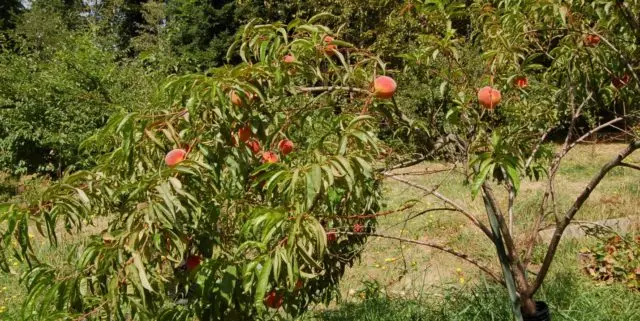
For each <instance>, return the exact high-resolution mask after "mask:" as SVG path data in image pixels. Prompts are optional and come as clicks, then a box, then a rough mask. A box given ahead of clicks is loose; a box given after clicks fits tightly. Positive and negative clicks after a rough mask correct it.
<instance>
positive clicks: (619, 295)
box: [314, 272, 640, 321]
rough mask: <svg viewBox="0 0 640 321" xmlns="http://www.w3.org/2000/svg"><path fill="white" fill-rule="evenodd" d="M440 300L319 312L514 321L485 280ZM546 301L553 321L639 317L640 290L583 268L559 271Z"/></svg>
mask: <svg viewBox="0 0 640 321" xmlns="http://www.w3.org/2000/svg"><path fill="white" fill-rule="evenodd" d="M436 292H439V293H442V295H441V296H440V297H439V298H436V297H435V296H434V297H428V296H427V295H424V296H425V297H426V298H425V299H421V300H407V299H391V298H388V297H385V296H378V297H375V298H372V299H368V300H363V301H362V302H358V303H347V304H343V305H341V306H339V307H338V308H337V309H335V310H330V311H324V312H320V313H317V314H316V315H315V317H314V319H316V320H328V321H361V320H362V321H365V320H366V321H392V320H393V321H423V320H424V321H426V320H429V321H432V320H446V321H449V320H451V321H454V320H455V321H485V320H487V321H489V320H491V321H511V320H512V317H511V312H510V307H509V301H508V297H507V295H506V291H505V290H503V289H502V288H501V287H499V286H497V285H494V284H488V283H482V284H479V285H475V286H472V287H467V288H442V289H440V290H438V291H436ZM537 299H538V300H543V301H546V302H547V303H548V304H549V305H550V307H551V312H552V319H553V320H554V321H559V320H562V321H596V320H597V321H600V320H629V321H631V320H640V293H638V292H634V291H632V290H629V289H627V288H625V287H624V286H622V285H611V286H601V285H598V284H595V283H592V282H591V281H589V280H587V279H586V278H584V277H583V276H582V275H580V274H579V272H571V273H559V274H556V275H554V276H553V278H551V279H549V280H548V282H547V283H546V285H545V287H544V288H542V289H541V292H540V293H539V294H538V296H537Z"/></svg>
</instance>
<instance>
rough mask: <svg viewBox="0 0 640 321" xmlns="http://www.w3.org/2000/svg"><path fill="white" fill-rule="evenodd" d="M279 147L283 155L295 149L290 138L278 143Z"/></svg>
mask: <svg viewBox="0 0 640 321" xmlns="http://www.w3.org/2000/svg"><path fill="white" fill-rule="evenodd" d="M278 148H279V149H280V153H282V155H285V156H286V155H287V154H289V153H291V152H292V151H293V142H292V141H290V140H288V139H283V140H281V141H280V142H279V143H278Z"/></svg>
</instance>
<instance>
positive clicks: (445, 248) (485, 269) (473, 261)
mask: <svg viewBox="0 0 640 321" xmlns="http://www.w3.org/2000/svg"><path fill="white" fill-rule="evenodd" d="M336 233H339V234H347V235H365V236H373V237H380V238H386V239H391V240H396V241H401V242H407V243H413V244H418V245H424V246H428V247H431V248H434V249H437V250H440V251H443V252H447V253H449V254H451V255H454V256H457V257H459V258H460V259H462V260H465V261H467V262H469V263H471V264H473V265H475V266H476V267H477V268H479V269H480V270H482V271H483V272H485V273H486V274H487V275H489V276H490V277H491V278H492V279H494V280H495V281H496V282H498V283H500V284H502V285H503V286H505V283H504V280H502V279H501V278H500V277H498V275H496V273H495V272H494V271H492V270H491V268H490V267H488V266H486V265H484V264H482V263H481V262H480V261H478V260H477V259H475V258H472V257H470V256H469V255H467V254H465V253H462V252H460V251H457V250H454V249H452V248H450V247H448V246H445V245H442V244H439V243H435V242H428V241H418V240H412V239H406V238H402V237H396V236H391V235H383V234H377V233H354V232H336Z"/></svg>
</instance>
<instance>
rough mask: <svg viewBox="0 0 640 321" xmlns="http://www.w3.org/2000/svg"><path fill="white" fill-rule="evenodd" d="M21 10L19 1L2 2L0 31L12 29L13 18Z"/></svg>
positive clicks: (0, 6)
mask: <svg viewBox="0 0 640 321" xmlns="http://www.w3.org/2000/svg"><path fill="white" fill-rule="evenodd" d="M23 9H24V8H23V6H22V2H21V1H20V0H3V1H2V2H0V31H2V30H5V29H10V28H13V26H14V19H15V16H16V15H17V14H19V13H20V12H21V11H22V10H23Z"/></svg>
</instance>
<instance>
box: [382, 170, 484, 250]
mask: <svg viewBox="0 0 640 321" xmlns="http://www.w3.org/2000/svg"><path fill="white" fill-rule="evenodd" d="M385 176H387V177H390V178H392V179H394V180H396V181H398V182H402V183H405V184H407V185H409V186H411V187H415V188H417V189H419V190H422V191H425V192H426V193H427V195H433V196H435V197H436V198H438V199H440V200H441V201H443V202H444V203H445V204H447V205H450V206H452V207H453V208H455V209H456V210H458V212H460V213H462V214H463V215H464V216H466V217H467V218H468V219H469V220H470V221H471V222H472V223H473V224H474V225H475V226H477V227H478V228H480V229H481V230H482V232H483V233H484V234H485V235H487V236H488V237H489V238H490V239H493V234H492V233H491V231H490V230H489V228H487V226H485V225H484V224H482V222H480V220H478V218H477V217H476V215H474V214H472V213H471V212H469V211H468V210H466V209H464V208H463V207H462V206H460V205H459V204H458V203H456V202H454V201H452V200H450V199H449V198H447V197H446V196H444V195H442V194H440V193H438V191H436V189H437V188H427V187H424V186H422V185H419V184H416V183H414V182H411V181H408V180H406V179H402V178H400V177H397V176H395V175H393V174H385Z"/></svg>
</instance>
